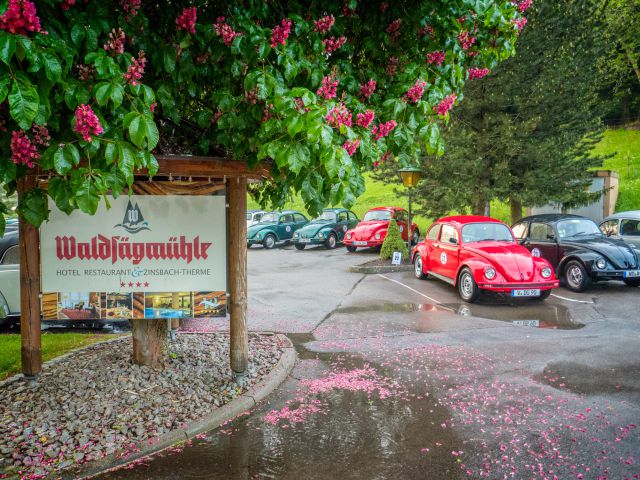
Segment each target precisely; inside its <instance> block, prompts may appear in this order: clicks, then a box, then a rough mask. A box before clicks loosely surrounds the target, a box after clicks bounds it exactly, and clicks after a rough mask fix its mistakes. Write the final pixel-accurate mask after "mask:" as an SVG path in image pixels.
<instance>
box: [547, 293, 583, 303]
mask: <svg viewBox="0 0 640 480" xmlns="http://www.w3.org/2000/svg"><path fill="white" fill-rule="evenodd" d="M551 296H552V297H556V298H559V299H561V300H567V301H568V302H576V303H588V304H593V302H586V301H584V300H576V299H575V298H568V297H561V296H560V295H556V294H555V293H552V294H551Z"/></svg>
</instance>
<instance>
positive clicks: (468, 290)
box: [458, 268, 480, 303]
mask: <svg viewBox="0 0 640 480" xmlns="http://www.w3.org/2000/svg"><path fill="white" fill-rule="evenodd" d="M458 293H460V298H462V300H464V301H465V302H469V303H473V302H475V301H476V300H478V298H479V297H480V289H479V288H478V284H477V283H476V281H475V280H474V279H473V274H472V273H471V270H469V269H468V268H465V269H463V270H462V272H461V273H460V277H459V278H458Z"/></svg>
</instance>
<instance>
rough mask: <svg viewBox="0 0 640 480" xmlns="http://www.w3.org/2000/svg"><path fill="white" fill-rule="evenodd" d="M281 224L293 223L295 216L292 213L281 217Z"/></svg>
mask: <svg viewBox="0 0 640 480" xmlns="http://www.w3.org/2000/svg"><path fill="white" fill-rule="evenodd" d="M280 223H293V215H291V214H290V213H288V214H286V215H282V216H281V217H280Z"/></svg>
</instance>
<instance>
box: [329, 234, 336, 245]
mask: <svg viewBox="0 0 640 480" xmlns="http://www.w3.org/2000/svg"><path fill="white" fill-rule="evenodd" d="M329 246H330V247H331V248H333V247H335V246H336V237H334V236H333V235H331V236H330V237H329Z"/></svg>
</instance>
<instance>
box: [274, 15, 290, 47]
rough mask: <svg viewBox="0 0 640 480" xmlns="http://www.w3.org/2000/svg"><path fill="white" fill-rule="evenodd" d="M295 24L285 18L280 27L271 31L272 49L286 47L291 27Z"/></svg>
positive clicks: (277, 26)
mask: <svg viewBox="0 0 640 480" xmlns="http://www.w3.org/2000/svg"><path fill="white" fill-rule="evenodd" d="M292 25H293V22H292V21H291V20H289V19H288V18H284V19H283V20H282V22H280V25H276V26H275V27H273V29H272V30H271V48H276V46H278V45H284V44H285V43H286V41H287V38H289V34H290V33H291V26H292Z"/></svg>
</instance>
